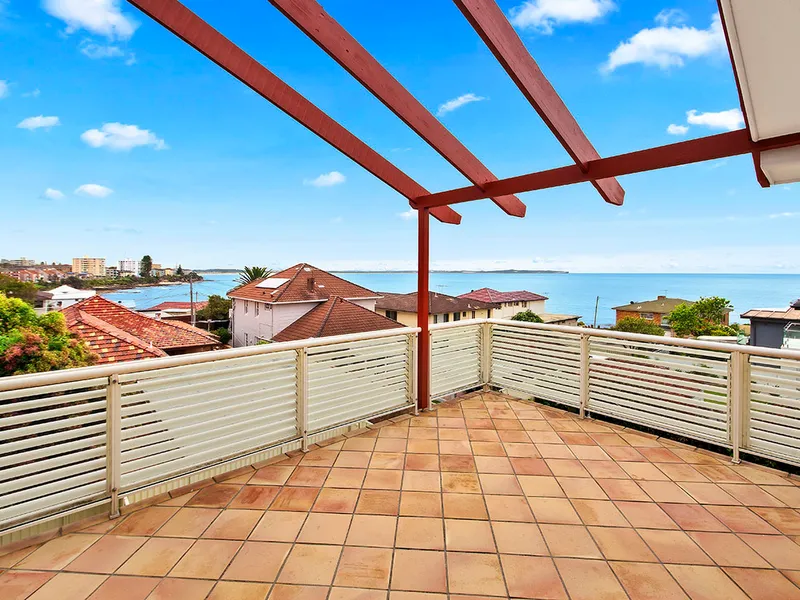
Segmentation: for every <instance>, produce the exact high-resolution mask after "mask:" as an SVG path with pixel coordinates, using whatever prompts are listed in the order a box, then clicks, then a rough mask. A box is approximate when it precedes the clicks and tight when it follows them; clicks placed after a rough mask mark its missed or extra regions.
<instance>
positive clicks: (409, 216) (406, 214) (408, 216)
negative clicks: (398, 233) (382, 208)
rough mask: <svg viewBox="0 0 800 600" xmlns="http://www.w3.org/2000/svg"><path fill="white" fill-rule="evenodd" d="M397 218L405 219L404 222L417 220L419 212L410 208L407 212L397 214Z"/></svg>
mask: <svg viewBox="0 0 800 600" xmlns="http://www.w3.org/2000/svg"><path fill="white" fill-rule="evenodd" d="M397 216H398V217H400V218H401V219H403V220H404V221H410V220H411V219H416V218H417V211H415V210H414V209H413V208H409V209H408V210H407V211H405V212H401V213H397Z"/></svg>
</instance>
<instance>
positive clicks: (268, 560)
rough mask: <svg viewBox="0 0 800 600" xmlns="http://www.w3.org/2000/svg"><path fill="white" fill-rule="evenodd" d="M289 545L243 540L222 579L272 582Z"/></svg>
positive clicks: (287, 552)
mask: <svg viewBox="0 0 800 600" xmlns="http://www.w3.org/2000/svg"><path fill="white" fill-rule="evenodd" d="M291 547H292V546H291V544H282V543H276V542H245V543H244V545H243V546H242V548H241V550H239V552H238V554H236V556H235V557H234V559H233V560H232V561H231V563H230V565H228V568H227V569H226V570H225V574H224V575H223V576H222V579H232V580H237V581H259V582H273V581H275V578H276V577H277V576H278V572H279V571H280V568H281V565H282V564H283V563H284V561H285V560H286V557H287V556H288V554H289V550H290V549H291Z"/></svg>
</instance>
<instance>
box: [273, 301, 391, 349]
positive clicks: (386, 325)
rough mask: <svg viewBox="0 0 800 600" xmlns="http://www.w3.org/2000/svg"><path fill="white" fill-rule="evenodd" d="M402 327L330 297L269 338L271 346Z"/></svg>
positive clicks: (373, 313) (354, 305) (368, 311)
mask: <svg viewBox="0 0 800 600" xmlns="http://www.w3.org/2000/svg"><path fill="white" fill-rule="evenodd" d="M400 327H403V325H401V324H400V323H398V322H397V321H392V320H391V319H387V318H386V317H384V316H383V315H379V314H378V313H376V312H373V311H371V310H369V309H368V308H364V307H363V306H359V305H358V304H354V303H353V302H349V301H347V300H345V299H343V298H339V297H336V296H334V297H333V298H331V299H330V300H327V301H326V302H323V303H322V304H320V305H319V306H316V307H315V308H313V309H312V310H310V311H309V312H307V313H306V314H305V315H303V316H302V317H300V318H299V319H298V320H297V321H295V322H294V323H292V324H291V325H289V326H288V327H287V328H286V329H284V330H283V331H281V332H280V333H278V334H277V335H276V336H275V337H273V338H272V340H273V341H275V342H291V341H295V340H304V339H307V338H312V337H315V338H318V337H328V336H331V335H347V334H349V333H364V332H367V331H380V330H381V329H395V328H400Z"/></svg>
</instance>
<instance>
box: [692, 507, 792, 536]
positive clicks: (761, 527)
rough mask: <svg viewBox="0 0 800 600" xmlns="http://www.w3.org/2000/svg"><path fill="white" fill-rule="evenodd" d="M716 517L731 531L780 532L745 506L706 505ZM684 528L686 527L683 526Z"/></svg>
mask: <svg viewBox="0 0 800 600" xmlns="http://www.w3.org/2000/svg"><path fill="white" fill-rule="evenodd" d="M707 508H708V510H709V512H711V513H712V514H713V515H714V516H715V517H716V518H717V519H719V520H720V521H722V523H723V524H725V525H726V526H727V527H728V528H730V530H731V531H733V532H736V533H765V534H778V533H780V532H779V531H778V530H777V529H775V528H774V527H773V526H772V525H770V524H769V523H767V522H766V521H765V520H764V519H762V518H761V517H759V516H758V515H757V514H756V513H755V512H753V511H752V510H751V509H749V508H747V507H746V506H708V507H707ZM766 510H786V509H780V508H767V509H766ZM684 529H686V527H684Z"/></svg>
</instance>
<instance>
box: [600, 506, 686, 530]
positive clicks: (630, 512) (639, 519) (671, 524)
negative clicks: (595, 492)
mask: <svg viewBox="0 0 800 600" xmlns="http://www.w3.org/2000/svg"><path fill="white" fill-rule="evenodd" d="M614 504H616V506H617V508H618V509H619V510H620V511H621V512H622V514H623V515H625V518H626V519H628V522H629V523H630V524H631V525H633V526H634V527H636V528H640V527H647V528H651V529H679V527H678V526H677V525H676V524H675V521H673V520H672V519H670V518H669V515H667V513H665V512H664V511H663V510H661V508H660V507H659V506H658V504H655V503H654V502H623V501H618V502H614Z"/></svg>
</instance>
